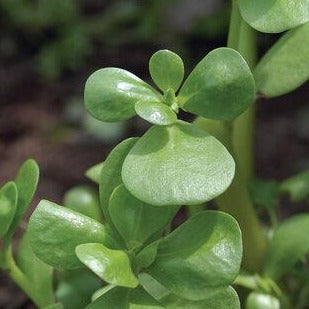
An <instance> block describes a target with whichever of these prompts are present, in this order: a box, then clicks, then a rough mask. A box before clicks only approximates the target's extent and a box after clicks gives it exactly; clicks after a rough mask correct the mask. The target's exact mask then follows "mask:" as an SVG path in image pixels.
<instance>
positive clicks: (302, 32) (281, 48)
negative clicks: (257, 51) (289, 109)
mask: <svg viewBox="0 0 309 309" xmlns="http://www.w3.org/2000/svg"><path fill="white" fill-rule="evenodd" d="M308 7H309V3H308ZM254 77H255V81H256V86H257V89H258V90H259V91H260V92H262V93H263V94H264V95H265V96H266V97H269V98H271V97H277V96H280V95H283V94H286V93H288V92H290V91H292V90H294V89H296V88H297V87H299V86H300V85H302V84H303V83H304V82H306V81H307V80H308V78H309V23H307V24H305V25H303V26H300V27H298V28H296V29H293V30H290V31H289V32H287V33H286V34H284V35H283V36H282V37H281V38H280V39H279V40H278V41H277V42H276V44H274V45H273V46H272V48H271V49H270V50H269V51H268V52H267V53H266V54H265V55H264V57H263V58H262V59H261V60H260V62H259V63H258V65H257V67H256V69H255V72H254Z"/></svg>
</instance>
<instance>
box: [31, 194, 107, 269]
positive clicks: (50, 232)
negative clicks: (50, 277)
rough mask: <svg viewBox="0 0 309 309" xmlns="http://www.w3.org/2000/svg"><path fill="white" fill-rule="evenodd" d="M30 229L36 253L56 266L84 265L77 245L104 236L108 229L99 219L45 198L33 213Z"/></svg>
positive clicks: (100, 240) (102, 240)
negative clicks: (96, 219)
mask: <svg viewBox="0 0 309 309" xmlns="http://www.w3.org/2000/svg"><path fill="white" fill-rule="evenodd" d="M28 232H29V237H30V244H31V246H32V249H33V251H34V253H35V254H36V255H37V256H38V257H39V258H40V259H41V260H42V261H44V262H45V263H47V264H49V265H51V266H54V267H57V268H78V267H82V263H81V262H80V261H79V260H78V258H77V257H76V255H75V248H76V246H78V245H80V244H83V243H89V242H104V240H105V229H104V226H103V225H101V224H100V223H99V222H97V221H95V220H93V219H91V218H89V217H87V216H84V215H82V214H79V213H77V212H75V211H73V210H71V209H67V208H65V207H62V206H59V205H57V204H55V203H52V202H49V201H45V200H43V201H41V202H40V203H39V205H38V206H37V208H36V210H35V211H34V213H33V214H32V216H31V218H30V221H29V225H28Z"/></svg>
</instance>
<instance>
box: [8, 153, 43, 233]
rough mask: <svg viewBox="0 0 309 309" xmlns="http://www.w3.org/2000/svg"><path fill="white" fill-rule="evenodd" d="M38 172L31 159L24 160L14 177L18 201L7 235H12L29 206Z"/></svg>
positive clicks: (37, 179)
mask: <svg viewBox="0 0 309 309" xmlns="http://www.w3.org/2000/svg"><path fill="white" fill-rule="evenodd" d="M39 173H40V172H39V167H38V165H37V163H36V162H35V161H34V160H32V159H29V160H27V161H25V162H24V163H23V165H22V166H21V167H20V169H19V170H18V173H17V176H16V178H15V184H16V187H17V191H18V202H17V208H16V213H15V216H14V219H13V222H12V224H11V226H10V229H9V231H8V235H10V236H11V235H13V233H14V231H15V229H16V228H17V226H18V224H19V221H20V220H21V219H22V217H23V216H24V214H25V213H26V211H27V209H28V207H29V206H30V202H31V200H32V198H33V196H34V193H35V190H36V188H37V185H38V181H39Z"/></svg>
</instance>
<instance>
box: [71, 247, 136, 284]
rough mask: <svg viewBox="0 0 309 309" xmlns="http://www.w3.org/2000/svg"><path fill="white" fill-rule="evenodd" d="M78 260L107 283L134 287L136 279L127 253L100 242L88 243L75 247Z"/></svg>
mask: <svg viewBox="0 0 309 309" xmlns="http://www.w3.org/2000/svg"><path fill="white" fill-rule="evenodd" d="M75 252H76V255H77V256H78V258H79V259H80V261H81V262H82V263H83V264H85V265H86V266H87V267H89V268H90V269H91V270H92V271H93V272H94V273H95V274H97V275H98V276H99V277H100V278H101V279H103V280H104V281H106V282H107V283H109V284H112V285H117V286H124V287H130V288H134V287H136V286H137V285H138V280H137V278H136V277H135V275H134V274H133V272H132V270H131V266H130V260H129V257H128V256H127V254H126V253H125V252H124V251H121V250H111V249H108V248H107V247H105V246H104V245H102V244H96V243H88V244H81V245H79V246H77V247H76V250H75Z"/></svg>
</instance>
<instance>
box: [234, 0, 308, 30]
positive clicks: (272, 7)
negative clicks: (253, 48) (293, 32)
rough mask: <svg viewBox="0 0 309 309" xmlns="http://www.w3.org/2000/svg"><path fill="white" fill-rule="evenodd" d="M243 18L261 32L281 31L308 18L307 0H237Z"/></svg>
mask: <svg viewBox="0 0 309 309" xmlns="http://www.w3.org/2000/svg"><path fill="white" fill-rule="evenodd" d="M239 7H240V11H241V14H242V16H243V18H244V20H245V21H246V22H247V23H248V24H249V25H250V26H252V27H253V28H255V29H257V30H258V31H261V32H270V33H271V32H274V33H276V32H282V31H285V30H288V29H291V28H294V27H297V26H298V25H300V24H303V23H305V22H307V21H308V20H309V2H308V0H297V1H291V0H259V1H254V0H239Z"/></svg>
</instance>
